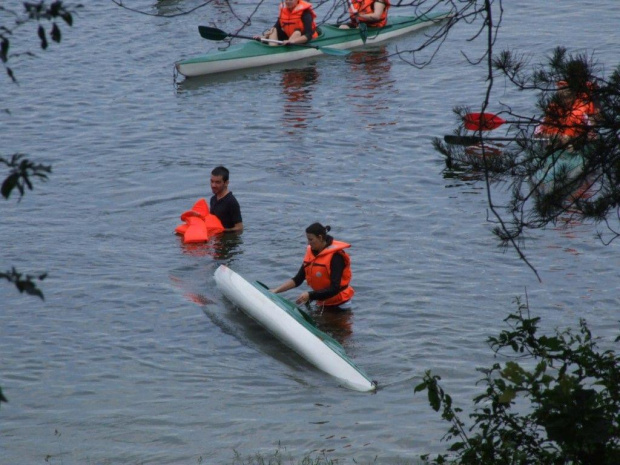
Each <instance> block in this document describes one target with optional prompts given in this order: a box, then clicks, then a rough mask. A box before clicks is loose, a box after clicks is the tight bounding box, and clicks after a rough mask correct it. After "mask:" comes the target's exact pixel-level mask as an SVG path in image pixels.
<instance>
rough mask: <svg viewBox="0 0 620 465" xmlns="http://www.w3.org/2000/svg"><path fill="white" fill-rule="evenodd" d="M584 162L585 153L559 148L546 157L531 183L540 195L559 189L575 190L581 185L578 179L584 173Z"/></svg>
mask: <svg viewBox="0 0 620 465" xmlns="http://www.w3.org/2000/svg"><path fill="white" fill-rule="evenodd" d="M584 163H585V159H584V156H583V154H581V153H574V152H568V151H562V150H558V151H557V152H555V153H553V154H551V155H550V156H548V157H547V158H546V159H545V162H544V163H543V166H542V167H541V168H540V169H539V170H538V171H536V173H534V175H533V176H532V178H531V179H530V183H531V184H532V185H533V186H534V187H535V189H536V192H537V194H538V195H539V196H545V195H549V194H550V193H552V192H554V191H556V190H558V189H561V190H565V191H566V193H570V192H573V191H575V190H576V189H577V188H578V187H579V185H577V184H576V180H577V178H579V177H580V176H581V174H582V173H583V170H584Z"/></svg>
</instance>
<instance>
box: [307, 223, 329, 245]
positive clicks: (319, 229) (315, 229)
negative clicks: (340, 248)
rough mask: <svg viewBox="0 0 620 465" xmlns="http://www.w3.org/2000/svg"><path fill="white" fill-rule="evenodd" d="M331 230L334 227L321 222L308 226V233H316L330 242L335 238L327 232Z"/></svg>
mask: <svg viewBox="0 0 620 465" xmlns="http://www.w3.org/2000/svg"><path fill="white" fill-rule="evenodd" d="M331 230H332V228H331V226H329V225H327V226H323V225H322V224H321V223H312V224H311V225H310V226H308V227H307V228H306V234H314V235H315V236H317V237H319V236H322V237H323V238H324V239H325V240H326V241H327V242H328V243H329V242H331V239H333V238H332V237H331V236H330V235H329V234H327V233H328V232H329V231H331Z"/></svg>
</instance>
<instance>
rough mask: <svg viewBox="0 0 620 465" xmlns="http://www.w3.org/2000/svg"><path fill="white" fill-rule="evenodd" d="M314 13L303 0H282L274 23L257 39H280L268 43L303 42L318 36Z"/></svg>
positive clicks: (256, 37)
mask: <svg viewBox="0 0 620 465" xmlns="http://www.w3.org/2000/svg"><path fill="white" fill-rule="evenodd" d="M315 18H316V13H315V12H314V10H313V9H312V5H310V3H308V2H306V1H305V0H284V1H283V2H282V3H281V4H280V15H279V16H278V20H277V21H276V24H275V25H274V26H273V27H272V28H271V29H269V30H267V31H265V32H264V33H263V35H262V36H255V37H254V38H255V39H257V40H261V39H266V40H270V41H276V40H277V41H281V42H282V43H281V44H277V43H275V42H270V45H288V44H305V43H307V42H310V41H311V40H312V39H314V38H316V37H318V36H319V34H318V32H317V30H316V23H315Z"/></svg>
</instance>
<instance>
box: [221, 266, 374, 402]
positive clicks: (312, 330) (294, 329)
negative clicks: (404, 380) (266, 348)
mask: <svg viewBox="0 0 620 465" xmlns="http://www.w3.org/2000/svg"><path fill="white" fill-rule="evenodd" d="M215 282H216V284H217V287H218V288H219V289H220V291H221V292H222V294H224V296H226V298H228V299H229V300H230V301H231V302H233V303H234V304H235V305H237V306H238V307H239V308H240V309H241V310H243V312H244V313H246V314H247V315H249V316H250V317H252V318H253V319H255V320H256V321H258V322H259V323H260V324H261V325H263V326H264V327H265V328H267V329H268V330H269V332H271V333H272V334H273V335H274V336H275V337H277V338H278V339H279V340H280V341H282V342H283V343H284V344H286V345H287V346H289V347H290V348H291V349H293V350H294V351H295V352H297V353H298V354H299V355H301V356H302V357H304V358H305V359H306V360H308V361H309V362H310V363H312V364H313V365H314V366H316V367H317V368H319V369H320V370H323V371H324V372H325V373H328V374H330V375H331V376H333V377H334V378H336V379H338V381H340V382H341V383H342V385H343V386H345V387H347V388H349V389H353V390H356V391H362V392H368V391H374V390H375V389H376V387H377V385H376V383H374V382H373V381H371V380H370V378H368V376H367V375H366V374H365V373H364V372H363V371H362V370H361V369H360V368H358V367H357V366H356V365H355V364H354V363H353V362H352V361H351V359H349V357H347V355H346V353H345V351H344V349H343V348H342V346H341V345H340V344H339V343H338V342H336V341H335V340H334V339H333V338H331V337H330V336H328V335H327V334H325V333H324V332H322V331H321V330H319V329H318V328H317V327H316V326H315V325H314V323H313V322H312V319H311V318H310V317H309V316H308V315H307V314H306V313H304V312H303V311H302V310H300V309H299V308H297V307H296V306H295V305H294V304H293V303H292V302H290V301H288V300H286V299H284V298H282V297H280V296H278V295H276V294H273V293H271V292H269V290H268V289H267V288H266V287H265V286H264V285H263V284H261V283H259V282H255V283H250V282H248V281H246V280H245V279H244V278H243V277H241V276H240V275H239V274H237V273H235V272H234V271H233V270H231V269H230V268H228V267H227V266H225V265H221V266H220V267H219V268H218V269H217V270H215Z"/></svg>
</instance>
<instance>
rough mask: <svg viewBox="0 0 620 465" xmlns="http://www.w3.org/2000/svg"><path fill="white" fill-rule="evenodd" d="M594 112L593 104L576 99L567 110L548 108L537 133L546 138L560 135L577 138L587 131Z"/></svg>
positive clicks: (553, 106)
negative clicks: (546, 136)
mask: <svg viewBox="0 0 620 465" xmlns="http://www.w3.org/2000/svg"><path fill="white" fill-rule="evenodd" d="M595 112H596V109H595V107H594V104H593V103H592V102H588V101H587V100H584V99H580V98H577V99H575V101H574V102H573V105H572V107H571V108H569V109H564V108H559V107H558V106H557V105H555V104H551V105H550V106H549V111H548V114H549V116H547V117H546V118H545V121H544V122H543V124H542V125H541V127H540V129H539V130H538V131H537V132H539V133H541V134H545V135H548V136H554V135H562V136H566V137H578V136H581V135H584V134H585V133H586V132H587V130H588V125H589V123H590V117H591V116H593V115H594V114H595Z"/></svg>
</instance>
